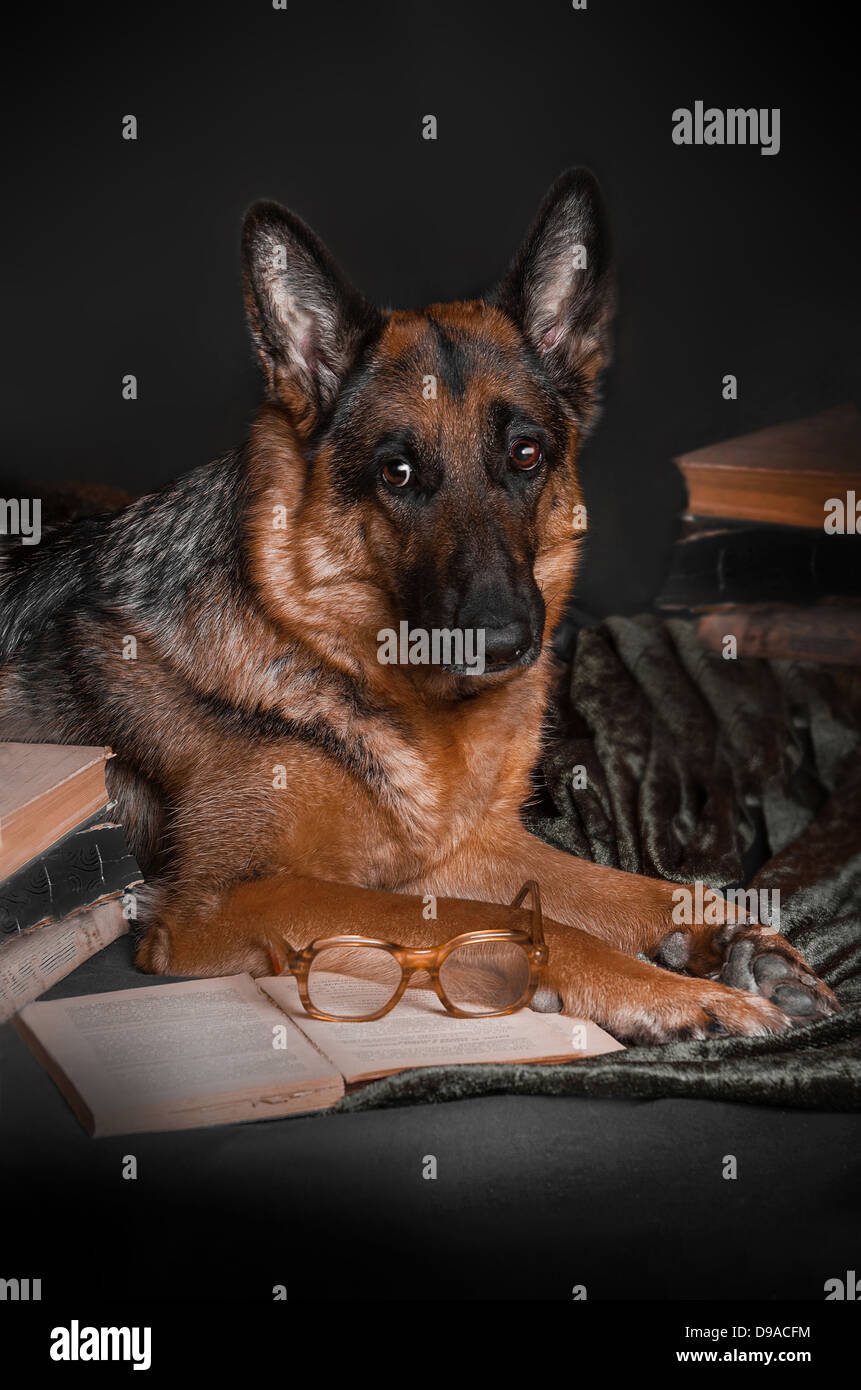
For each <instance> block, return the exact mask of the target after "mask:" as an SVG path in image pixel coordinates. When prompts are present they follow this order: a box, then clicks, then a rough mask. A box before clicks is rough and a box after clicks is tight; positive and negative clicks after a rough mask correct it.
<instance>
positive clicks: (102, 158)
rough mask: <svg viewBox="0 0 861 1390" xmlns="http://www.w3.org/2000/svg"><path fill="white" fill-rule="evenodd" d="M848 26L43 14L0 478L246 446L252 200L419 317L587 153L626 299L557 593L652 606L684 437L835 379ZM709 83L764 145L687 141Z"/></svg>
mask: <svg viewBox="0 0 861 1390" xmlns="http://www.w3.org/2000/svg"><path fill="white" fill-rule="evenodd" d="M840 15H841V12H840V11H839V10H838V9H837V7H836V6H832V5H829V4H827V3H822V4H817V5H815V6H797V7H791V6H787V5H786V4H775V3H759V4H756V5H748V6H745V7H736V6H727V5H725V4H718V3H698V4H696V5H695V6H693V5H691V4H690V3H689V0H685V2H682V3H680V2H679V0H669V2H668V3H660V4H652V5H643V4H642V3H630V0H621V2H620V3H614V2H613V0H590V4H589V8H588V9H587V10H586V11H574V10H573V9H572V8H571V5H570V3H569V0H538V2H537V3H536V0H520V3H512V2H511V0H492V2H491V0H474V3H470V4H464V3H462V0H433V3H429V4H428V3H422V4H418V3H416V4H405V3H383V2H382V0H367V3H362V4H337V5H336V4H331V3H319V0H317V2H316V3H312V0H289V4H288V9H287V10H286V12H281V11H275V10H273V9H272V7H271V4H270V0H253V3H248V0H234V3H232V4H229V5H224V6H221V7H219V6H218V5H215V4H206V5H188V4H187V5H182V6H178V5H175V4H174V5H171V6H159V5H158V4H157V3H156V4H147V5H146V6H145V7H144V6H126V7H123V8H122V9H121V10H120V11H117V12H116V13H114V14H113V16H112V17H111V18H109V19H108V18H106V19H104V20H103V19H102V18H101V17H97V16H96V15H95V14H89V15H88V14H86V13H85V12H83V11H82V10H81V9H80V8H79V7H75V8H72V7H68V8H67V7H62V8H61V7H59V6H51V5H47V6H39V7H38V9H37V10H34V11H33V15H32V20H31V21H30V23H31V24H32V28H31V30H30V31H29V32H28V33H23V34H22V35H21V36H20V37H19V40H18V42H17V43H15V44H12V45H11V46H10V49H9V57H8V59H7V62H8V72H7V78H6V83H5V90H6V96H7V106H8V109H9V111H10V112H11V113H12V114H11V116H9V117H7V125H6V134H7V148H8V149H9V153H8V156H7V164H6V170H5V173H6V178H5V192H6V194H7V212H6V217H5V219H4V223H3V268H4V271H5V276H6V281H7V283H6V287H5V289H4V298H3V304H4V317H5V322H4V340H5V344H6V361H5V366H4V370H3V384H4V387H5V391H4V400H3V406H2V417H0V418H2V431H3V433H2V440H1V441H0V445H2V452H0V476H5V477H6V478H8V477H9V475H10V474H12V475H15V474H17V475H18V477H19V478H21V479H23V480H27V481H34V480H57V479H70V478H77V479H87V480H93V481H101V482H109V483H113V484H116V485H120V486H123V487H127V488H129V489H130V490H133V491H145V490H147V489H149V488H151V487H154V486H156V485H158V484H159V483H161V482H163V481H164V480H166V479H167V478H169V477H171V476H173V475H175V474H177V473H180V472H183V471H185V470H186V469H188V468H191V467H193V466H195V465H196V464H199V463H202V462H205V461H206V460H208V459H209V458H212V457H214V456H215V455H217V454H219V453H221V452H224V451H226V450H227V449H229V448H231V447H232V446H234V445H235V444H237V443H239V442H240V441H241V439H242V438H243V435H244V433H245V430H246V428H247V424H248V421H249V418H250V415H251V412H252V409H253V406H254V403H255V401H256V399H257V392H258V384H257V378H256V369H255V367H254V365H253V363H252V357H251V351H250V346H249V341H248V337H247V334H246V330H245V326H244V320H243V312H242V304H241V297H240V291H239V278H238V260H237V243H238V236H239V229H240V224H241V218H242V214H243V211H244V209H245V208H246V206H247V205H248V204H249V203H250V202H252V201H253V200H254V199H255V198H259V197H262V196H266V197H273V198H277V199H279V200H281V201H282V202H284V203H286V204H288V205H289V206H290V207H292V208H293V209H295V210H296V211H297V212H299V213H300V214H301V215H302V216H303V217H304V218H305V219H306V220H307V221H309V222H310V223H311V224H312V226H313V227H314V228H315V229H316V230H317V231H318V232H319V234H320V235H321V236H322V237H323V239H324V240H325V241H327V243H328V244H329V246H330V247H331V249H332V251H333V252H334V254H335V255H336V256H337V257H338V258H339V259H340V260H341V262H342V263H343V265H344V267H345V268H346V270H347V272H348V273H349V274H350V275H351V277H352V278H353V279H354V280H355V282H356V283H357V284H358V285H359V287H360V288H361V289H363V290H364V292H365V293H366V294H367V295H368V296H369V297H371V298H373V299H375V300H377V301H378V302H380V303H384V304H391V305H397V306H410V305H417V304H419V303H422V302H426V301H429V300H432V299H439V298H455V297H461V296H464V295H470V294H473V293H475V292H477V291H480V290H481V289H482V288H484V287H487V286H488V285H489V284H490V283H491V282H492V281H493V279H494V278H495V276H496V275H497V274H498V273H499V272H500V271H501V270H502V268H503V266H504V264H505V262H506V260H507V259H508V257H509V256H510V255H511V253H512V252H513V251H514V249H515V247H516V244H517V242H518V240H519V238H520V237H521V235H522V234H523V231H524V230H525V228H526V225H527V224H528V222H529V219H530V218H531V216H532V214H533V212H534V210H535V207H536V206H537V204H538V202H539V200H540V198H541V197H542V195H543V193H544V191H545V189H546V188H547V186H548V185H549V184H550V182H551V181H552V180H553V179H554V178H555V176H556V175H557V174H558V173H559V172H560V171H561V170H562V169H563V168H565V167H566V166H567V165H570V164H575V163H584V164H587V165H589V166H591V168H592V169H594V170H595V172H596V173H597V174H598V176H599V178H600V179H601V180H602V183H603V185H604V188H605V192H606V196H607V198H608V201H609V205H610V210H611V215H612V221H613V225H614V229H615V239H616V244H617V252H618V262H619V274H620V314H619V321H618V337H617V355H616V361H615V364H614V367H613V369H612V371H611V374H610V376H609V378H608V382H607V389H606V402H605V412H604V418H603V420H602V422H601V423H600V425H599V427H598V430H597V432H596V434H595V436H594V438H593V440H592V441H591V442H590V444H589V445H588V448H587V451H586V453H585V456H584V461H583V469H584V479H585V483H586V487H587V498H588V502H589V506H590V512H591V523H592V535H591V537H590V542H589V547H590V548H589V557H588V562H587V566H586V570H585V573H584V575H583V577H582V579H581V582H580V586H579V590H578V594H577V599H578V602H579V603H580V604H582V605H584V606H587V607H590V608H592V609H594V610H595V611H598V612H607V611H611V610H612V611H621V610H633V609H636V608H638V607H642V606H643V605H644V604H646V603H647V602H648V600H649V598H650V597H651V596H652V595H653V594H654V592H655V591H656V589H657V587H658V586H659V583H660V580H661V578H662V574H663V571H664V567H665V564H666V558H667V552H668V547H669V544H670V540H671V537H672V534H673V529H674V525H675V517H676V514H677V513H678V511H679V509H680V508H681V506H682V504H683V493H682V488H681V483H680V481H679V479H678V477H677V475H676V473H675V470H674V468H673V465H672V463H671V459H672V456H673V455H674V454H676V453H678V452H680V451H684V450H686V449H689V448H692V447H696V446H698V445H700V444H704V443H707V442H709V441H712V440H715V439H720V438H725V437H727V436H729V435H732V434H734V433H738V432H741V431H743V430H747V429H751V428H755V427H758V426H760V425H763V424H769V423H773V422H776V421H778V420H780V419H784V418H789V417H792V416H794V415H801V414H804V413H806V412H808V411H811V410H814V409H819V408H824V407H825V406H828V405H831V404H834V403H837V402H839V401H840V400H844V399H847V398H849V397H851V396H852V395H853V394H854V392H855V390H856V383H857V380H858V367H859V359H861V351H859V347H858V335H857V323H858V308H859V299H861V296H859V271H858V264H857V254H856V242H857V216H856V213H857V201H858V199H857V160H856V149H855V140H856V136H855V131H856V127H857V120H856V117H855V112H854V107H853V105H852V98H853V93H854V91H855V89H856V86H857V84H856V82H855V79H854V76H853V75H852V74H851V72H850V71H849V67H848V65H849V63H850V62H851V61H852V60H853V57H854V48H853V47H850V45H849V41H848V38H847V35H846V31H845V28H844V24H845V21H842V20H841V18H840ZM697 99H702V100H704V101H705V102H706V103H707V104H713V105H716V106H719V107H722V108H726V107H728V106H745V107H747V106H757V107H772V106H779V107H780V108H781V112H782V123H781V144H782V148H781V150H780V153H779V154H778V155H777V156H772V157H769V156H763V155H761V154H760V153H759V151H758V150H757V149H752V148H738V147H737V148H729V147H727V148H721V147H701V148H680V147H678V146H675V145H674V144H673V143H672V139H671V129H672V120H671V116H672V111H673V110H674V108H676V107H678V106H687V107H692V106H693V104H694V102H695V101H696V100H697ZM126 113H133V114H135V115H136V116H137V117H138V120H139V125H140V132H139V139H138V141H137V142H136V143H130V142H126V141H124V140H122V139H121V120H122V117H123V116H124V115H125V114H126ZM427 113H433V114H435V115H436V116H437V117H438V121H439V139H438V140H437V142H436V143H431V142H427V141H424V140H422V138H421V118H422V116H423V115H425V114H427ZM9 137H11V139H10V138H9ZM127 372H133V373H135V374H136V375H137V377H138V379H139V387H140V398H139V400H138V401H137V402H136V403H126V402H124V401H123V400H122V399H121V378H122V377H123V375H124V374H125V373H127ZM726 372H733V373H735V374H736V375H737V376H738V378H739V383H740V397H739V400H738V401H737V402H735V403H732V402H726V401H724V400H723V399H722V397H721V378H722V376H723V375H724V373H726Z"/></svg>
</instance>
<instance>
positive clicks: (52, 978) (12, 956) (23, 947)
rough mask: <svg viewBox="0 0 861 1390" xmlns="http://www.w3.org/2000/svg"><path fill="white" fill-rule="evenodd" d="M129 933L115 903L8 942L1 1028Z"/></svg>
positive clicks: (0, 956)
mask: <svg viewBox="0 0 861 1390" xmlns="http://www.w3.org/2000/svg"><path fill="white" fill-rule="evenodd" d="M128 929H129V924H128V922H127V921H126V919H125V917H124V916H123V905H122V902H121V901H120V900H119V898H112V899H110V900H109V901H108V902H104V903H97V904H95V905H94V906H93V907H91V908H87V909H85V910H84V911H82V912H76V913H74V914H72V916H70V917H65V918H64V919H63V920H62V921H61V922H52V923H51V924H50V925H49V926H46V927H40V928H39V929H38V930H36V931H30V932H25V933H23V935H21V936H17V937H15V938H14V939H13V940H11V941H8V942H6V943H5V944H4V945H3V947H2V949H0V1022H2V1021H3V1020H4V1019H7V1018H11V1016H12V1014H14V1013H16V1012H17V1010H18V1009H20V1008H22V1007H23V1006H24V1005H25V1004H27V1003H28V1002H29V1001H30V1000H31V999H37V998H38V997H39V995H40V994H44V993H45V991H46V990H47V989H50V988H51V986H52V985H55V984H56V983H57V981H58V980H63V979H65V977H66V976H67V975H71V973H72V971H73V970H77V968H78V966H79V965H81V964H82V962H83V961H85V960H89V959H90V956H94V955H95V954H96V952H97V951H101V950H102V948H103V947H105V946H109V945H110V943H111V942H112V941H116V940H117V938H118V937H120V936H124V935H125V933H126V932H127V931H128Z"/></svg>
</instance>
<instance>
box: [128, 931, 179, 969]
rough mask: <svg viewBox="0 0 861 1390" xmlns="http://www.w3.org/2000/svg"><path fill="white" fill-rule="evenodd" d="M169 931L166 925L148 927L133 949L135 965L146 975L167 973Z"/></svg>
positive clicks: (169, 953) (169, 955) (169, 954)
mask: <svg viewBox="0 0 861 1390" xmlns="http://www.w3.org/2000/svg"><path fill="white" fill-rule="evenodd" d="M170 960H171V952H170V931H169V929H168V928H167V927H162V926H153V927H149V928H148V930H147V931H146V933H145V934H144V936H143V937H142V938H141V940H140V941H139V943H138V946H137V949H136V951H135V965H136V966H137V968H138V970H143V971H144V972H145V973H146V974H147V975H169V974H170V973H171V970H170Z"/></svg>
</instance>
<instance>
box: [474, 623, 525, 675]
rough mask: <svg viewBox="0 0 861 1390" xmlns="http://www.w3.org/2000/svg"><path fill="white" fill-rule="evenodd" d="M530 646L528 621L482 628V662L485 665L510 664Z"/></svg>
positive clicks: (517, 659) (523, 654) (522, 655)
mask: <svg viewBox="0 0 861 1390" xmlns="http://www.w3.org/2000/svg"><path fill="white" fill-rule="evenodd" d="M531 646H532V629H531V628H530V626H529V624H528V623H516V622H515V623H507V624H506V625H505V627H487V628H485V629H484V662H485V666H487V667H490V668H492V667H494V666H512V665H513V664H514V663H515V662H516V661H519V660H520V658H521V657H524V656H525V655H526V653H527V652H528V651H529V649H530V647H531Z"/></svg>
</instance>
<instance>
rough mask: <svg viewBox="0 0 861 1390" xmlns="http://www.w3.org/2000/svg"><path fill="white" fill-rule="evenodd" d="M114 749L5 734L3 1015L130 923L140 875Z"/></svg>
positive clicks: (0, 862) (0, 751) (0, 775)
mask: <svg viewBox="0 0 861 1390" xmlns="http://www.w3.org/2000/svg"><path fill="white" fill-rule="evenodd" d="M110 756H111V750H110V749H109V748H79V747H67V746H63V745H60V744H51V743H0V1020H2V1019H5V1018H9V1017H11V1016H12V1014H14V1013H17V1011H18V1010H19V1009H21V1008H22V1007H23V1006H24V1005H25V1004H27V1003H29V1002H30V1001H31V1000H33V999H36V998H38V997H39V995H40V994H43V993H44V991H45V990H46V989H49V988H50V987H51V986H52V985H54V984H56V983H57V981H58V980H61V979H62V978H63V977H64V976H65V975H68V974H69V973H70V972H71V971H72V970H74V969H75V967H76V966H78V965H80V964H81V962H82V961H84V960H86V959H87V958H88V957H89V956H92V955H94V954H95V952H96V951H99V950H101V948H102V947H103V946H107V945H108V944H109V942H111V941H114V940H116V938H117V937H118V936H121V935H122V934H123V933H124V932H126V931H128V927H129V918H130V917H131V916H132V915H133V910H132V906H131V899H129V897H128V896H127V894H128V893H129V892H130V891H131V890H133V889H134V887H135V886H136V885H137V884H139V883H140V882H141V874H140V870H139V869H138V866H137V864H136V863H135V860H134V859H133V858H132V856H131V855H130V854H129V851H128V847H127V845H126V841H125V836H124V834H123V831H122V828H121V827H120V826H119V825H118V824H117V823H116V821H115V820H114V819H113V817H112V814H111V813H112V810H113V807H112V805H111V803H110V801H109V798H108V794H107V790H106V787H105V764H106V762H107V759H108V758H109V757H110Z"/></svg>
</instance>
